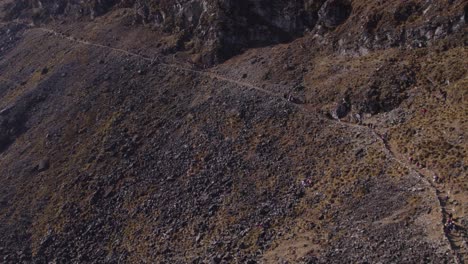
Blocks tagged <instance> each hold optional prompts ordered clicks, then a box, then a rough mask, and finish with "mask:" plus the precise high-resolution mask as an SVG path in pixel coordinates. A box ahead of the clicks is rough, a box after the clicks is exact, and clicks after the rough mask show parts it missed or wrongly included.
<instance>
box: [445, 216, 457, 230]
mask: <svg viewBox="0 0 468 264" xmlns="http://www.w3.org/2000/svg"><path fill="white" fill-rule="evenodd" d="M445 228H446V229H447V231H452V230H455V228H456V226H455V223H454V221H453V215H452V213H450V214H449V217H448V218H447V223H446V224H445Z"/></svg>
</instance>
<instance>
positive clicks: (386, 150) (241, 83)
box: [1, 22, 464, 264]
mask: <svg viewBox="0 0 468 264" xmlns="http://www.w3.org/2000/svg"><path fill="white" fill-rule="evenodd" d="M15 23H16V24H21V25H26V26H27V27H28V28H29V29H31V30H40V31H42V32H45V33H48V34H51V35H54V36H56V37H59V38H62V39H65V40H68V41H70V42H74V43H77V44H81V45H86V46H92V47H96V48H101V49H107V50H110V51H113V52H117V53H120V54H123V55H127V56H132V57H136V58H139V59H141V60H145V61H148V62H151V63H155V62H156V61H155V59H154V58H151V57H148V56H145V55H141V54H138V53H134V52H130V51H127V50H124V49H119V48H114V47H110V46H106V45H102V44H97V43H93V42H90V41H87V40H83V39H78V38H75V37H73V36H68V35H65V34H63V33H60V32H57V31H55V30H52V29H49V28H44V27H33V26H31V25H30V24H27V23H22V22H15ZM2 24H5V23H2ZM156 63H157V64H158V65H162V66H165V67H168V68H173V69H178V70H182V71H186V72H191V73H195V74H199V75H202V76H206V77H209V78H211V79H219V80H222V81H225V82H230V83H233V84H236V85H239V86H242V87H246V88H249V89H252V90H257V91H259V92H261V93H263V94H267V95H269V96H272V97H276V98H278V99H280V100H282V101H285V102H287V103H288V104H291V105H294V106H295V107H297V108H299V109H300V110H302V112H303V113H305V114H306V115H308V116H312V113H311V112H310V110H309V109H307V108H306V107H305V106H304V105H300V104H296V103H294V102H291V101H289V100H287V99H286V98H284V97H283V96H282V95H280V94H277V93H274V92H272V91H269V90H266V89H263V88H261V87H258V86H255V85H253V84H251V83H248V82H244V81H240V80H234V79H231V78H228V77H225V76H222V75H219V74H217V73H214V72H210V71H204V70H196V69H191V68H187V67H184V66H182V65H180V64H170V63H165V62H159V61H158V62H156ZM1 79H4V78H1ZM4 80H6V81H10V80H8V79H4ZM10 82H11V81H10ZM315 114H316V113H315ZM314 117H318V118H323V119H324V120H328V121H330V124H335V125H341V126H346V127H349V128H355V129H359V130H365V131H368V132H370V134H371V135H372V136H373V137H374V138H375V139H376V142H380V144H381V145H382V149H383V151H384V153H385V154H386V156H387V157H388V158H389V159H391V160H393V161H395V162H397V163H398V164H400V165H401V166H403V167H405V168H406V169H408V170H409V172H410V174H411V175H413V176H415V177H417V178H419V179H420V180H422V181H423V182H424V183H425V184H426V185H427V186H428V187H429V188H430V190H431V191H432V193H433V196H434V198H435V199H436V200H437V201H438V206H439V208H440V213H441V216H440V217H441V226H443V223H444V219H445V216H444V214H447V210H446V208H445V207H444V203H443V201H442V197H440V196H439V193H440V192H439V191H438V189H437V187H436V186H434V185H433V184H432V183H431V182H430V180H428V179H427V178H426V177H425V176H424V175H423V174H422V173H421V172H419V171H417V170H415V169H414V168H413V167H412V166H411V165H409V164H407V163H406V162H404V161H403V160H401V159H399V158H398V157H399V156H402V155H400V154H399V153H397V152H395V150H393V149H392V148H391V147H390V146H389V145H388V143H387V141H386V140H385V139H384V138H383V137H382V136H381V135H379V134H378V133H377V132H376V131H375V130H374V129H373V128H371V127H368V126H365V125H359V124H355V123H349V122H339V121H336V120H333V119H328V118H324V117H321V116H320V115H318V114H316V115H314ZM442 232H443V234H444V238H445V239H446V243H447V245H448V248H449V249H450V251H452V253H453V254H454V257H455V259H454V261H455V263H457V264H461V263H464V261H463V258H462V256H461V254H460V252H459V250H458V249H460V248H461V245H459V244H460V243H458V242H454V241H453V239H451V238H450V236H449V235H447V234H446V233H445V232H444V231H442Z"/></svg>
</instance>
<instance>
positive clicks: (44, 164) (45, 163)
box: [36, 159, 50, 172]
mask: <svg viewBox="0 0 468 264" xmlns="http://www.w3.org/2000/svg"><path fill="white" fill-rule="evenodd" d="M49 166H50V162H49V159H42V160H41V161H39V163H38V164H37V166H36V169H37V171H38V172H43V171H46V170H48V169H49Z"/></svg>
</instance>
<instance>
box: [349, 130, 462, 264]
mask: <svg viewBox="0 0 468 264" xmlns="http://www.w3.org/2000/svg"><path fill="white" fill-rule="evenodd" d="M346 124H347V125H348V126H350V127H356V128H362V129H368V130H370V131H371V133H372V134H373V135H374V137H375V138H376V139H378V140H379V141H380V143H381V144H382V145H383V149H384V150H385V152H386V154H387V155H388V156H389V157H391V158H392V159H393V160H395V161H396V162H398V163H399V164H400V165H401V166H403V167H405V168H407V169H408V170H409V171H410V172H411V173H412V174H413V175H416V176H417V177H418V178H420V179H421V180H423V182H424V183H425V184H426V185H427V186H428V187H429V188H430V189H431V190H432V193H433V196H434V197H435V198H437V202H438V206H439V208H440V213H441V215H440V218H441V223H440V224H441V226H442V227H443V225H444V223H445V222H446V217H447V216H448V215H449V212H450V210H449V208H448V207H447V203H446V201H445V200H446V198H445V197H443V195H442V194H443V193H444V192H443V191H441V190H440V189H439V188H438V187H437V186H436V185H434V184H433V183H432V182H431V180H430V178H431V177H429V179H427V177H426V176H425V175H424V173H422V172H421V171H420V170H419V169H415V168H414V167H413V166H412V165H411V164H408V163H406V162H405V161H404V160H406V159H405V158H404V156H403V155H402V154H401V153H399V152H398V151H397V150H395V149H394V148H393V147H392V146H391V145H390V144H388V142H387V141H386V139H385V138H384V137H383V136H382V135H379V134H378V133H377V132H376V131H375V130H374V129H373V128H371V127H367V126H364V125H359V124H352V123H347V122H346ZM427 171H428V172H430V174H431V176H435V175H436V174H435V173H434V172H433V171H431V170H429V169H427ZM443 229H444V228H443ZM460 229H461V230H459V231H458V236H455V235H454V234H453V233H450V232H448V231H447V232H446V231H445V230H442V232H443V234H444V237H445V238H446V239H447V243H448V244H449V245H450V250H451V251H452V252H453V253H454V256H455V263H465V259H467V253H468V252H466V249H465V245H466V240H465V237H466V234H465V230H464V229H463V227H461V228H460Z"/></svg>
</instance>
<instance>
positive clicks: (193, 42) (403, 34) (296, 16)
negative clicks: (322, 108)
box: [7, 0, 465, 65]
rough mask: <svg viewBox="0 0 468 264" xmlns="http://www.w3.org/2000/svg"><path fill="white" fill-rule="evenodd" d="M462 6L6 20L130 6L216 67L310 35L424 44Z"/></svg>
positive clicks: (454, 28) (353, 44) (259, 5)
mask: <svg viewBox="0 0 468 264" xmlns="http://www.w3.org/2000/svg"><path fill="white" fill-rule="evenodd" d="M460 8H461V7H460V6H458V5H457V4H456V3H455V2H453V1H452V2H450V3H445V2H442V1H437V2H423V1H404V2H396V1H390V2H386V3H383V2H375V1H349V0H328V1H325V0H301V1H276V0H273V1H268V2H265V1H261V0H242V1H231V0H223V1H210V0H204V1H201V0H192V1H176V2H174V1H164V0H159V1H149V0H147V1H142V0H140V1H130V0H125V1H118V0H107V1H97V0H94V1H89V0H87V1H54V0H47V1H37V0H36V1H33V0H31V1H25V0H20V1H14V2H12V3H10V4H9V5H8V6H7V10H8V15H7V18H8V19H12V18H21V17H24V18H31V17H32V18H33V20H35V21H36V23H47V21H51V20H54V19H65V20H69V21H76V20H81V21H83V20H84V21H86V20H90V19H95V18H96V17H98V16H103V15H106V14H107V13H109V12H111V11H112V12H115V11H116V10H119V9H131V10H132V11H131V12H130V13H128V16H130V18H129V19H130V20H131V22H132V23H133V24H144V25H146V26H148V27H152V28H153V29H159V30H162V31H164V32H167V33H170V34H174V35H176V36H177V38H178V45H177V47H176V48H175V49H174V50H172V52H175V51H183V50H185V51H191V52H195V53H201V54H202V56H201V57H199V58H197V61H198V62H202V63H204V64H209V65H212V64H213V63H217V62H221V61H224V60H226V59H228V58H230V57H232V56H233V55H235V54H238V53H239V52H240V51H242V50H244V49H246V48H249V47H259V46H267V45H270V44H275V43H284V42H289V41H291V40H293V39H295V38H297V37H301V36H303V35H304V33H305V32H311V34H316V35H317V36H318V37H320V38H322V41H323V42H325V43H323V44H327V45H328V46H330V47H333V48H334V49H339V50H340V51H342V52H348V53H366V52H369V50H373V49H381V48H389V47H423V46H426V45H430V43H431V42H433V40H436V39H441V38H444V37H445V36H447V35H448V34H454V33H457V32H458V33H460V32H461V31H462V27H463V25H464V23H465V17H464V14H463V12H461V10H460ZM341 24H344V25H343V26H341V27H340V28H339V29H338V30H337V31H336V32H335V29H336V28H337V27H338V26H340V25H341ZM327 34H332V35H333V37H331V36H328V35H327ZM325 35H327V36H326V37H325Z"/></svg>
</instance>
